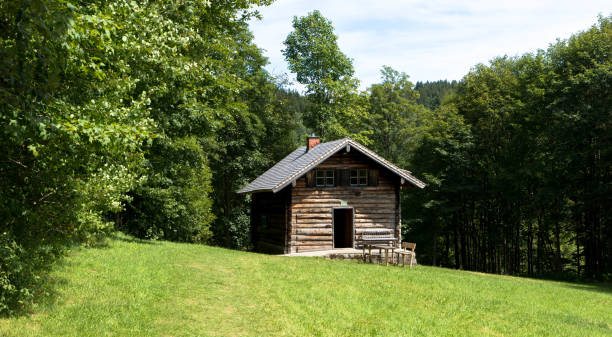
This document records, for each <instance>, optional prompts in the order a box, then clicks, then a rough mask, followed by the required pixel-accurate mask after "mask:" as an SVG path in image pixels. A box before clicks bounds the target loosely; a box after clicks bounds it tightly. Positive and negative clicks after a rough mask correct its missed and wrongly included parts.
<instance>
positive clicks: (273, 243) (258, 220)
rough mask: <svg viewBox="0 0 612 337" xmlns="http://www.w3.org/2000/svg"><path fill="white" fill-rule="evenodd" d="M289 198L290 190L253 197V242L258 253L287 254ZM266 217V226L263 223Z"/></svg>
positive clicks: (259, 194)
mask: <svg viewBox="0 0 612 337" xmlns="http://www.w3.org/2000/svg"><path fill="white" fill-rule="evenodd" d="M289 197H290V191H289V189H285V190H284V191H280V192H278V193H272V192H261V193H254V194H253V195H252V202H251V241H252V242H253V247H254V248H255V250H256V251H259V252H264V253H273V254H282V253H285V252H287V251H286V247H285V242H286V230H287V226H286V223H287V218H288V215H287V211H288V210H289ZM264 217H265V222H266V223H265V224H264V223H262V220H263V219H264Z"/></svg>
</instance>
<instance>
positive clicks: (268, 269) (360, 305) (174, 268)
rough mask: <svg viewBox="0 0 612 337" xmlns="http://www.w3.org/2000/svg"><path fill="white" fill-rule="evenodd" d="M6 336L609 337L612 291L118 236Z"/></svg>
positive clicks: (71, 265)
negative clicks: (273, 254)
mask: <svg viewBox="0 0 612 337" xmlns="http://www.w3.org/2000/svg"><path fill="white" fill-rule="evenodd" d="M51 276H52V279H53V280H54V282H55V285H54V289H55V291H56V295H55V296H54V300H53V301H48V302H49V303H44V304H39V305H37V306H35V307H34V308H33V309H32V312H31V313H30V314H27V315H24V316H21V317H17V318H4V319H0V335H3V336H111V335H118V336H201V335H202V336H283V335H284V336H310V335H315V336H376V335H379V336H610V335H612V292H611V289H610V288H609V287H606V286H601V285H598V286H591V285H580V284H571V283H561V282H550V281H540V280H532V279H525V278H515V277H504V276H496V275H484V274H477V273H470V272H462V271H455V270H447V269H441V268H431V267H424V266H418V267H415V268H412V269H408V268H405V269H403V268H401V267H383V266H378V265H370V264H363V263H357V262H351V261H330V260H324V259H320V258H288V257H282V256H268V255H259V254H253V253H244V252H237V251H231V250H226V249H221V248H214V247H207V246H200V245H189V244H176V243H168V242H140V241H137V240H131V239H130V238H128V237H125V236H122V235H118V236H117V237H116V238H115V239H112V240H109V242H108V246H107V247H104V248H88V249H79V250H77V251H74V252H72V253H71V254H70V255H69V257H68V258H67V259H65V261H64V262H63V263H62V264H61V265H59V266H57V267H56V269H55V271H54V272H53V274H52V275H51Z"/></svg>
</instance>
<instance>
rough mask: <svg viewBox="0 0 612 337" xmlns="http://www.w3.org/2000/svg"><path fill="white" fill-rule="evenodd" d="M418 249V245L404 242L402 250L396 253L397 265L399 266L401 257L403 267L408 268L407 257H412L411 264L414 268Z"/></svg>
mask: <svg viewBox="0 0 612 337" xmlns="http://www.w3.org/2000/svg"><path fill="white" fill-rule="evenodd" d="M415 249H416V243H414V242H402V249H400V250H398V251H396V252H395V254H397V260H396V261H397V264H398V265H399V261H400V256H401V260H402V266H406V256H408V255H410V264H409V265H408V266H410V267H412V261H413V259H414V250H415Z"/></svg>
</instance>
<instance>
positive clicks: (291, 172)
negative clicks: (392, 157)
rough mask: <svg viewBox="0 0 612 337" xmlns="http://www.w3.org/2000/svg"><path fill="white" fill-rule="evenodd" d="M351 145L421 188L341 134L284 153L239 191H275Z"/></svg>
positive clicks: (419, 184) (418, 184)
mask: <svg viewBox="0 0 612 337" xmlns="http://www.w3.org/2000/svg"><path fill="white" fill-rule="evenodd" d="M346 147H350V148H351V149H355V150H357V151H359V152H361V153H363V154H364V155H366V156H367V157H369V158H370V159H372V160H374V161H375V162H377V163H378V164H380V165H382V166H383V167H385V168H387V169H389V170H390V171H391V172H393V173H395V174H397V175H398V176H399V177H401V178H403V179H405V180H406V181H408V182H410V183H411V184H413V185H414V186H416V187H419V188H423V187H425V183H424V182H422V181H420V180H419V179H417V178H415V177H414V176H413V175H412V174H411V173H410V171H406V170H403V169H401V168H399V167H397V166H395V165H393V164H391V163H390V162H389V161H387V160H385V159H384V158H382V157H381V156H379V155H377V154H376V153H374V152H373V151H371V150H370V149H368V148H367V147H365V146H363V145H361V144H359V143H358V142H356V141H354V140H352V139H350V138H343V139H339V140H334V141H331V142H326V143H321V144H319V145H317V146H315V147H313V148H311V149H310V151H306V146H302V147H299V148H298V149H297V150H295V151H293V152H291V153H290V154H289V155H288V156H287V157H285V158H283V159H282V160H281V161H279V162H278V163H276V165H274V166H272V168H270V169H269V170H267V171H266V172H264V173H263V174H262V175H260V176H259V177H257V178H256V179H255V180H253V181H252V182H251V183H250V184H248V185H247V186H245V187H244V188H242V189H241V190H240V191H238V193H252V192H274V193H276V192H278V191H280V190H282V189H283V188H285V187H286V186H287V185H289V184H291V183H292V182H293V181H294V180H297V179H299V178H301V177H302V176H303V175H304V174H306V172H308V171H310V170H311V169H313V168H315V167H317V166H318V165H319V164H320V163H322V162H323V161H325V160H326V159H327V158H329V157H331V156H332V155H334V154H335V153H337V152H338V151H340V150H342V149H344V148H346Z"/></svg>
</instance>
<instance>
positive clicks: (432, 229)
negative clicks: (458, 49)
mask: <svg viewBox="0 0 612 337" xmlns="http://www.w3.org/2000/svg"><path fill="white" fill-rule="evenodd" d="M611 29H612V24H611V20H610V18H600V21H599V23H598V24H597V25H595V26H593V27H592V28H591V29H589V30H587V31H585V32H582V33H579V34H576V35H574V36H572V37H571V38H570V39H569V40H564V41H559V42H558V43H556V44H554V45H552V46H551V47H550V48H549V49H548V50H547V51H540V52H538V53H536V54H527V55H524V56H521V57H515V58H508V57H501V58H496V59H494V60H492V61H491V62H490V64H489V65H478V66H476V67H475V68H474V69H473V70H472V71H471V72H470V73H469V74H468V75H466V76H465V77H464V78H463V80H462V81H461V83H460V84H459V86H458V88H457V91H456V94H455V95H454V96H451V98H450V99H449V101H448V102H447V104H445V105H443V106H442V109H441V110H439V111H438V113H441V112H443V111H445V110H448V109H451V110H454V111H456V114H457V117H456V118H454V119H455V120H456V121H455V122H454V123H453V124H455V125H456V128H454V131H452V132H451V133H449V134H444V133H441V132H442V131H443V130H444V129H446V128H447V127H446V126H444V125H441V124H439V122H436V123H433V124H431V125H430V126H429V128H430V131H427V133H428V134H433V135H435V134H438V136H435V137H431V138H430V137H429V136H427V137H425V138H424V141H423V143H422V145H421V148H419V150H418V151H417V154H416V156H415V158H414V160H413V164H412V165H413V167H414V168H416V169H417V170H418V171H419V172H421V174H422V175H423V176H425V177H426V178H427V180H428V181H429V183H430V187H429V188H428V189H427V190H425V191H422V192H420V193H417V194H414V195H412V196H410V197H409V198H410V199H411V205H412V206H411V207H409V208H408V210H407V214H406V215H405V216H406V217H407V218H408V219H407V221H406V222H407V224H408V226H407V235H409V236H412V235H414V236H416V237H419V238H420V240H422V242H423V245H421V246H426V247H428V248H429V249H428V250H426V253H425V254H424V255H423V256H424V257H425V258H424V260H425V261H428V262H430V263H433V264H442V265H447V266H454V267H456V268H464V269H471V270H481V271H487V272H498V273H507V274H527V275H552V274H555V275H559V276H560V275H561V273H564V275H565V276H564V277H568V275H581V276H583V277H588V278H601V277H605V275H606V274H609V273H610V271H611V270H612V269H611V268H612V254H610V242H612V236H611V235H610V234H612V233H611V232H610V228H612V226H611V221H612V216H611V215H612V214H611V213H610V211H609V209H608V208H606V207H605V206H604V205H608V204H610V201H611V200H610V195H612V193H610V192H611V191H610V186H611V185H610V172H611V170H612V166H611V164H610V163H612V160H611V159H612V158H610V153H611V149H612V141H611V140H612V138H611V135H612V132H611V131H610V120H612V115H611V110H610V108H609V107H610V97H611V96H610V88H611V85H610V84H611V83H612V81H611V80H612V77H611V76H612V72H611V71H612V58H611V55H612V53H610V51H611V49H610V48H612V47H611V46H612V43H611V42H612V41H611V40H610V36H612V35H611V32H612V30H611ZM462 125H466V126H467V128H464V127H462ZM440 128H442V129H440ZM450 130H453V129H452V128H451V129H450ZM454 139H458V140H460V139H464V141H461V142H460V143H459V142H455V141H454ZM468 139H469V141H468ZM431 141H433V144H435V147H434V148H440V149H443V151H439V150H436V152H435V153H436V154H435V156H436V157H437V158H438V159H436V160H440V162H438V163H437V164H436V163H434V162H433V160H434V159H432V158H431V153H432V151H431V150H432V149H431V148H430V146H431V145H430V144H432V143H431ZM444 158H453V159H452V160H448V161H447V160H445V159H444ZM449 174H450V175H449Z"/></svg>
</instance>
